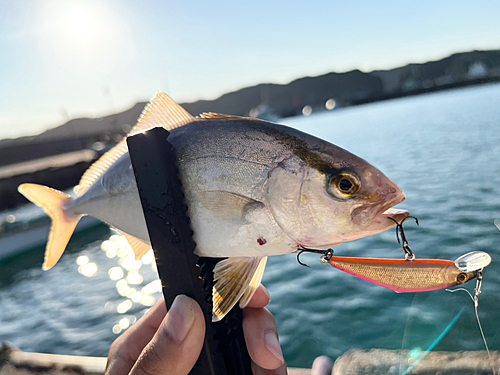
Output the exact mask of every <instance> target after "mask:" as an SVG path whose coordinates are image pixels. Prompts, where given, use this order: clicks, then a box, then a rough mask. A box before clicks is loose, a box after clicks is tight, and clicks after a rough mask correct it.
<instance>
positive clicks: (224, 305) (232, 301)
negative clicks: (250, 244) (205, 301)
mask: <svg viewBox="0 0 500 375" xmlns="http://www.w3.org/2000/svg"><path fill="white" fill-rule="evenodd" d="M262 259H263V258H262V257H249V258H243V257H239V258H228V259H224V260H221V261H220V262H219V263H217V265H216V266H215V268H214V280H215V285H214V288H213V291H212V296H213V316H212V321H214V322H218V321H220V320H221V319H222V318H224V316H226V314H227V313H228V312H229V311H231V309H232V308H233V307H234V306H235V305H236V303H238V301H239V300H240V299H241V298H242V297H243V296H244V295H245V292H246V291H247V290H248V289H249V288H251V284H252V281H254V283H255V280H257V279H259V283H260V278H261V277H260V278H259V277H258V276H257V277H255V278H254V276H255V274H256V273H257V272H258V271H260V269H259V268H262V271H261V272H264V267H265V260H264V262H262ZM264 259H265V258H264ZM259 273H260V272H259ZM259 283H257V286H258V284H259ZM252 285H253V284H252ZM255 289H256V288H255ZM253 292H255V290H254V291H253ZM253 292H249V294H252V295H253ZM248 300H249V299H248ZM247 303H248V302H247Z"/></svg>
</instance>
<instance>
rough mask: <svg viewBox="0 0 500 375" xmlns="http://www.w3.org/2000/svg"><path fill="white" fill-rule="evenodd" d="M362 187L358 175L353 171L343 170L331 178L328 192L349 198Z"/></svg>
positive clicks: (338, 196) (337, 196) (335, 195)
mask: <svg viewBox="0 0 500 375" xmlns="http://www.w3.org/2000/svg"><path fill="white" fill-rule="evenodd" d="M360 187H361V182H360V181H359V178H358V176H356V175H355V174H354V173H351V172H341V173H339V174H337V175H335V176H332V177H331V178H330V181H329V184H328V189H327V190H328V192H329V193H330V195H333V196H334V197H336V198H340V199H348V198H350V197H352V196H353V195H354V194H356V193H357V192H358V191H359V189H360Z"/></svg>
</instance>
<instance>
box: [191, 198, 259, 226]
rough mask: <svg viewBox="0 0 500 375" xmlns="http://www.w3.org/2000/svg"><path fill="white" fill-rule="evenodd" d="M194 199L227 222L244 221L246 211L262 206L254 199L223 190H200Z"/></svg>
mask: <svg viewBox="0 0 500 375" xmlns="http://www.w3.org/2000/svg"><path fill="white" fill-rule="evenodd" d="M196 199H197V200H198V202H200V203H201V204H202V205H203V207H205V208H206V209H207V210H209V211H210V212H211V213H212V214H213V215H214V216H215V217H217V218H219V219H221V220H224V221H228V222H235V221H237V222H240V223H242V222H245V221H246V215H247V213H248V212H250V211H251V210H253V209H256V208H259V207H263V206H264V204H263V203H262V202H259V201H256V200H255V199H252V198H249V197H245V196H243V195H239V194H235V193H230V192H228V191H223V190H209V191H200V192H199V193H198V194H197V195H196Z"/></svg>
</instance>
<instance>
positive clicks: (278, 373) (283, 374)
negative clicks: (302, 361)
mask: <svg viewBox="0 0 500 375" xmlns="http://www.w3.org/2000/svg"><path fill="white" fill-rule="evenodd" d="M252 372H253V375H287V374H288V369H287V367H286V363H283V365H282V366H281V367H280V368H277V369H276V370H266V369H263V368H262V367H259V366H257V365H256V364H255V362H252Z"/></svg>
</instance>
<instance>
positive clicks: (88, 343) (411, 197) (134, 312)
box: [0, 84, 500, 367]
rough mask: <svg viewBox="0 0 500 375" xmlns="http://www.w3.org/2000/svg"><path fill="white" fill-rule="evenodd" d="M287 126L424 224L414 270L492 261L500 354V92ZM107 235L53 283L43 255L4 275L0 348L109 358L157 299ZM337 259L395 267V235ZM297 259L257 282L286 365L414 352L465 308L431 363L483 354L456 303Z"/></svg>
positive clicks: (146, 278) (490, 292)
mask: <svg viewBox="0 0 500 375" xmlns="http://www.w3.org/2000/svg"><path fill="white" fill-rule="evenodd" d="M284 122H285V123H287V124H288V125H290V126H294V127H297V128H299V129H301V130H303V131H306V132H309V133H312V134H314V135H317V136H319V137H321V138H324V139H327V140H329V141H331V142H333V143H335V144H337V145H339V146H341V147H344V148H346V149H348V150H350V151H352V152H354V153H355V154H357V155H359V156H361V157H363V158H365V159H367V160H369V161H370V162H371V163H372V164H374V165H376V166H377V167H379V168H380V169H381V170H382V171H384V172H385V173H386V174H387V175H388V176H389V177H390V178H391V179H393V180H394V181H395V182H396V183H397V184H398V185H399V186H400V187H401V188H402V189H403V190H404V191H405V192H406V194H407V196H408V199H407V201H406V202H404V203H403V204H402V205H401V207H403V208H406V209H408V210H409V211H410V212H411V213H412V214H413V215H415V216H417V217H418V218H419V220H420V223H421V225H420V227H416V225H414V224H412V223H410V222H408V223H407V225H406V226H405V228H406V232H407V237H408V239H409V241H410V246H411V248H412V249H413V250H414V251H415V253H416V255H417V257H419V258H442V259H451V260H454V259H456V258H457V257H458V256H460V255H462V254H465V253H467V252H470V251H474V250H478V251H486V252H488V253H489V254H490V255H491V256H492V258H493V262H492V264H491V265H490V266H489V267H488V268H487V269H486V271H485V280H484V285H483V293H482V294H481V296H480V306H479V313H480V317H481V319H482V323H483V328H484V330H485V334H486V338H487V340H488V344H489V345H490V348H491V349H492V350H499V349H500V326H499V325H498V322H499V319H500V309H498V306H500V297H499V295H498V293H496V292H497V291H498V290H499V287H500V266H499V262H498V259H499V250H500V230H498V229H497V228H496V227H495V225H494V223H493V222H494V220H495V219H500V134H499V130H500V85H498V84H496V85H489V86H482V87H476V88H467V89H461V90H455V91H449V92H442V93H436V94H431V95H426V96H418V97H412V98H405V99H398V100H393V101H388V102H382V103H376V104H370V105H365V106H359V107H354V108H347V109H342V110H336V111H333V112H326V113H321V114H317V115H314V114H313V115H312V116H310V117H305V118H304V117H300V118H293V119H285V121H284ZM103 228H105V227H103ZM103 228H100V230H99V231H96V232H94V233H95V235H94V234H92V233H88V234H87V235H86V237H85V238H82V237H80V238H79V239H78V238H77V239H76V241H72V242H71V244H70V246H69V249H68V251H67V252H66V253H65V255H64V256H63V258H62V259H61V261H60V263H59V264H58V265H57V266H56V267H54V268H53V269H52V270H51V271H50V272H43V271H41V270H40V266H41V263H42V252H41V250H40V249H38V250H34V251H32V252H30V253H28V254H27V255H24V256H22V257H18V258H15V259H11V260H10V261H9V262H8V263H3V264H0V301H1V307H2V308H1V310H0V340H2V341H4V340H8V341H10V342H13V343H14V344H15V345H17V346H18V347H20V348H21V349H22V350H25V351H39V352H47V353H60V354H75V355H93V356H106V355H107V352H108V349H109V345H110V343H111V342H112V341H113V340H114V339H116V337H117V335H118V334H119V332H123V330H125V329H127V327H128V326H129V325H130V324H133V322H134V321H135V320H136V319H138V318H140V317H141V316H142V314H143V313H144V312H145V311H146V309H147V308H148V306H149V305H151V304H152V303H153V302H154V300H155V299H156V298H158V297H159V296H160V293H159V291H158V284H157V283H155V280H156V273H155V271H154V265H153V264H151V263H148V262H149V261H150V260H151V259H150V258H147V259H146V261H145V262H133V260H132V258H131V254H130V252H129V250H127V248H126V246H125V244H124V243H123V242H122V241H123V240H122V239H121V238H120V237H118V236H113V234H112V233H110V232H108V231H107V230H106V229H103ZM103 241H105V242H103ZM335 252H336V255H343V256H370V257H392V258H402V256H403V253H402V250H401V248H400V247H399V245H398V244H397V242H396V239H395V234H394V231H389V232H385V233H382V234H379V235H377V236H374V237H371V238H366V239H362V240H359V241H355V242H352V243H346V244H343V245H341V246H338V247H336V248H335ZM301 259H302V261H305V262H306V263H308V264H309V265H310V266H311V268H305V267H302V266H300V265H299V264H298V263H297V262H296V260H295V256H294V255H290V256H281V257H275V258H271V259H270V260H269V262H268V267H267V269H266V273H265V275H264V284H265V285H266V286H267V287H268V289H269V290H270V293H271V295H272V297H273V301H272V302H271V304H270V306H269V308H270V310H271V311H272V312H273V313H274V315H275V317H276V319H277V321H278V326H279V330H280V339H281V342H282V345H283V349H284V353H285V357H286V359H287V362H288V364H289V365H290V366H296V367H306V366H310V365H311V363H312V361H313V360H314V358H315V357H316V356H318V355H323V354H325V355H328V356H330V357H331V358H336V357H337V356H339V355H341V354H342V353H344V352H346V351H347V350H349V349H352V348H362V349H370V348H386V349H414V352H413V353H418V351H419V350H425V349H426V348H427V347H429V346H430V345H431V344H432V343H433V341H434V340H435V339H436V338H437V337H438V336H439V335H440V334H441V332H442V331H443V330H444V329H445V328H446V326H447V325H448V324H449V323H450V322H451V321H452V320H453V319H454V317H455V316H456V315H457V314H458V313H459V312H460V310H461V308H462V307H463V306H466V307H467V310H466V313H465V314H464V315H462V316H461V317H460V319H459V320H458V322H457V324H456V325H455V326H454V327H453V329H452V330H451V331H450V333H449V334H448V335H446V336H445V338H444V339H443V340H442V341H440V342H439V344H438V345H437V346H436V347H435V350H448V351H459V350H484V344H483V343H482V339H481V336H480V333H479V330H478V328H477V323H476V322H475V317H474V314H473V307H472V303H471V301H470V298H469V297H468V296H467V295H466V294H465V293H463V292H458V293H453V294H452V293H448V292H446V291H436V292H428V293H418V294H396V293H394V292H392V291H390V290H387V289H384V288H381V287H378V286H375V285H372V284H369V283H367V282H365V281H362V280H359V279H356V278H354V277H352V276H350V275H348V274H345V273H342V272H340V271H337V270H335V269H333V268H332V267H330V266H324V265H321V264H320V263H319V256H315V255H304V256H303V257H302V258H301ZM121 273H123V278H120V276H121ZM127 276H128V278H127ZM120 280H121V281H120ZM123 280H128V282H125V281H123ZM469 284H470V283H469ZM469 284H468V287H469V288H471V287H472V286H473V284H470V285H469ZM127 301H129V302H127Z"/></svg>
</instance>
